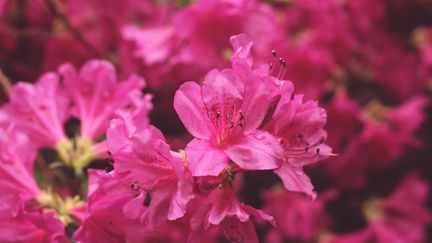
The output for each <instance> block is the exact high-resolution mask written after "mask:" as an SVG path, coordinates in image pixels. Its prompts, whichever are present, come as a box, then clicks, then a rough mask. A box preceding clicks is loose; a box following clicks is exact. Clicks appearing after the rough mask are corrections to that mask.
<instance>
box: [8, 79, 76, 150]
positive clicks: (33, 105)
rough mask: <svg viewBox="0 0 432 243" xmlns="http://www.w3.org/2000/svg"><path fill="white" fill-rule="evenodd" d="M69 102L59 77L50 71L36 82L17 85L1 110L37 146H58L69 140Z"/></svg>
mask: <svg viewBox="0 0 432 243" xmlns="http://www.w3.org/2000/svg"><path fill="white" fill-rule="evenodd" d="M69 105H70V100H69V99H68V98H67V96H66V95H65V92H64V90H63V88H62V87H61V84H60V77H59V76H58V75H57V74H55V73H47V74H45V75H43V76H42V77H41V78H40V79H39V80H38V81H37V82H36V84H30V83H24V82H21V83H18V84H16V85H15V86H14V87H13V90H12V92H11V94H10V101H9V103H8V104H7V105H5V106H3V107H2V112H4V113H5V116H7V117H8V118H9V119H10V121H11V122H13V123H15V124H16V126H17V128H19V129H20V130H22V131H23V132H25V133H26V134H27V135H28V136H29V137H30V138H31V139H32V141H33V145H34V146H36V147H55V146H56V145H57V144H58V143H60V142H62V141H63V140H65V139H66V135H65V133H64V131H63V124H64V122H65V121H66V120H67V118H68V117H69V115H70V113H69V109H68V107H69Z"/></svg>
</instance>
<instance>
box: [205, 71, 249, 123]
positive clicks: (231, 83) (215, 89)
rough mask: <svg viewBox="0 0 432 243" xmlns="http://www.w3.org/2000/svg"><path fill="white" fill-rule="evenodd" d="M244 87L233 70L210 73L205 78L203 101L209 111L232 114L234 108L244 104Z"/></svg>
mask: <svg viewBox="0 0 432 243" xmlns="http://www.w3.org/2000/svg"><path fill="white" fill-rule="evenodd" d="M243 92H244V85H243V83H242V82H241V80H240V79H239V78H238V77H237V75H236V74H234V72H233V71H232V70H228V69H226V70H223V71H222V72H220V71H219V70H217V69H213V70H212V71H210V72H209V73H208V74H207V75H206V76H205V78H204V83H203V86H202V100H203V103H204V105H205V107H206V108H207V111H219V112H220V113H221V114H222V115H225V113H232V111H231V110H230V109H232V106H238V107H239V106H240V105H241V103H242V102H243Z"/></svg>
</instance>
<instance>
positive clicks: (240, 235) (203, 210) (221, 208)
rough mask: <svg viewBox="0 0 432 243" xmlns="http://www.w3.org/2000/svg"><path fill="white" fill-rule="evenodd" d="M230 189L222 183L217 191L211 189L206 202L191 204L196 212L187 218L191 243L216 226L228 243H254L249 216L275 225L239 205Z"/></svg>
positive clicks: (225, 183) (270, 217)
mask: <svg viewBox="0 0 432 243" xmlns="http://www.w3.org/2000/svg"><path fill="white" fill-rule="evenodd" d="M232 186H233V185H232V184H231V182H230V181H229V180H228V181H227V180H222V181H221V184H220V186H219V188H216V189H214V190H213V191H212V192H211V193H210V194H209V195H208V196H207V197H206V198H202V199H198V201H195V203H196V205H195V207H196V208H194V211H195V212H194V213H193V215H192V217H191V227H192V235H191V239H199V238H200V237H202V236H203V235H205V233H206V232H207V231H208V230H211V229H212V228H214V227H215V226H219V227H220V228H221V229H222V231H223V233H224V234H225V237H226V238H227V239H228V240H229V241H231V242H258V237H257V235H256V232H255V228H254V225H253V222H252V221H251V219H250V216H251V215H252V216H255V217H257V218H259V219H261V220H265V221H267V222H270V223H271V224H273V225H275V222H274V219H273V217H272V216H269V215H267V214H265V213H264V212H262V211H261V210H258V209H255V208H253V207H251V206H248V205H244V204H243V203H240V202H239V201H238V199H237V198H236V196H235V194H234V191H233V189H232ZM197 242H199V241H197Z"/></svg>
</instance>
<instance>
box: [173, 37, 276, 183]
mask: <svg viewBox="0 0 432 243" xmlns="http://www.w3.org/2000/svg"><path fill="white" fill-rule="evenodd" d="M234 38H235V37H234ZM237 38H238V36H237ZM240 38H241V37H240ZM249 49H250V47H249ZM270 102H271V97H270V96H269V95H268V94H267V93H266V85H265V83H264V81H263V80H262V79H259V78H258V77H254V78H250V79H242V76H240V75H239V74H238V73H236V72H235V70H232V69H225V70H222V71H219V70H216V69H214V70H212V71H210V72H209V73H208V74H207V76H206V77H205V79H204V83H203V85H202V87H200V86H199V85H198V84H196V83H194V82H186V83H184V84H183V85H182V86H180V88H179V90H178V91H177V92H176V95H175V98H174V108H175V110H176V112H177V114H178V115H179V117H180V119H181V120H182V122H183V124H184V125H185V127H186V128H187V129H188V131H189V132H190V133H191V134H192V135H193V136H194V137H195V139H193V140H192V141H191V142H190V143H189V144H188V145H187V147H186V160H187V162H188V164H189V166H190V168H191V171H192V174H193V175H194V176H206V175H212V176H216V175H218V174H219V173H220V172H221V171H222V170H223V169H224V168H225V167H227V166H228V164H229V161H230V160H231V161H233V162H234V163H235V164H237V165H238V166H239V167H241V168H242V169H246V170H267V169H275V168H277V167H278V166H279V165H280V159H281V155H282V154H281V152H282V151H281V148H280V145H279V143H278V141H277V140H276V138H274V137H273V136H272V135H270V134H269V133H267V132H265V131H263V130H259V129H258V127H259V126H260V125H261V123H262V121H263V119H264V116H265V115H266V113H267V110H268V109H269V106H270Z"/></svg>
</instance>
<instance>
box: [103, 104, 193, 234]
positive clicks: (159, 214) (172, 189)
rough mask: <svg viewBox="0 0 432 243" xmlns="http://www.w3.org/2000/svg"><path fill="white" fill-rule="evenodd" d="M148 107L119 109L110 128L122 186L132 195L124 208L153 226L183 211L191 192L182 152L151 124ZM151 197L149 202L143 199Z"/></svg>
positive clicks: (108, 134) (178, 216) (111, 144)
mask: <svg viewBox="0 0 432 243" xmlns="http://www.w3.org/2000/svg"><path fill="white" fill-rule="evenodd" d="M147 112H148V110H147V109H145V108H144V109H143V107H138V108H137V109H136V110H135V111H132V113H128V112H121V111H119V113H118V115H119V116H118V118H116V119H113V120H112V121H111V125H110V128H109V129H108V132H107V141H108V147H109V151H110V153H111V154H112V157H113V159H114V160H115V163H114V170H115V172H116V173H117V174H118V175H119V176H118V179H117V180H118V182H117V183H118V184H119V188H123V193H126V194H128V195H130V200H129V201H128V202H127V204H126V205H125V206H124V207H123V212H124V213H125V214H126V215H127V217H130V218H132V219H139V220H140V221H141V222H146V227H147V228H150V229H154V228H156V227H158V226H160V225H162V224H163V223H164V222H165V221H166V220H167V219H169V220H175V219H177V218H180V217H182V216H183V215H184V213H185V210H186V204H187V203H188V201H189V200H190V199H192V198H193V195H192V184H191V178H190V172H188V170H187V169H186V168H185V166H184V164H183V161H182V155H181V154H178V153H174V152H172V151H170V147H169V145H168V144H167V143H166V141H165V138H164V137H163V135H162V133H161V132H160V131H159V130H158V129H157V128H155V127H153V126H151V125H149V124H148V121H146V120H147V116H148V114H147ZM146 200H150V202H149V205H147V206H146V207H143V203H144V204H145V203H146Z"/></svg>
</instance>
